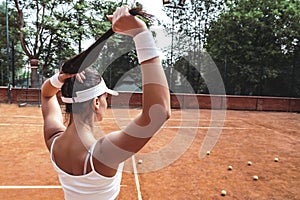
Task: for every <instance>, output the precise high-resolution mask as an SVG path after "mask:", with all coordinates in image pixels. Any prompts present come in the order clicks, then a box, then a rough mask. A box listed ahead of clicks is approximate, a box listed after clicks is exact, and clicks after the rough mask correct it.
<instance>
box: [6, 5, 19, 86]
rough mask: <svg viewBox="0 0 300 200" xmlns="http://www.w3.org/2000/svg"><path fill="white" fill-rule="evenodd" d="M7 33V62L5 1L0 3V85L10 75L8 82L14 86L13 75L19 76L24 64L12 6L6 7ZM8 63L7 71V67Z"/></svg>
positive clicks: (15, 15)
mask: <svg viewBox="0 0 300 200" xmlns="http://www.w3.org/2000/svg"><path fill="white" fill-rule="evenodd" d="M8 13H9V18H8V24H9V26H8V28H9V29H8V35H9V49H8V52H9V60H8V63H7V57H6V55H7V52H6V5H5V2H2V3H1V4H0V36H1V37H0V50H1V54H0V76H1V77H0V85H7V84H8V76H10V80H11V82H10V84H12V85H13V86H15V84H18V83H15V81H14V80H15V79H14V77H13V75H15V76H16V77H17V76H21V75H22V71H21V69H22V68H23V66H24V59H23V58H24V54H23V52H22V49H21V46H20V43H19V40H18V37H17V35H18V24H17V20H16V19H17V13H16V11H15V10H13V9H12V8H10V7H8ZM7 65H9V71H8V69H7Z"/></svg>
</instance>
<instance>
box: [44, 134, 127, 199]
mask: <svg viewBox="0 0 300 200" xmlns="http://www.w3.org/2000/svg"><path fill="white" fill-rule="evenodd" d="M56 139H57V137H56V138H55V139H54V140H53V142H52V145H51V150H50V156H51V161H52V164H53V166H54V169H55V170H56V171H57V173H58V178H59V181H60V183H61V185H62V188H63V191H64V196H65V200H114V199H115V198H116V197H117V196H118V194H119V192H120V184H121V179H122V170H123V166H124V163H121V164H120V165H119V168H118V170H117V173H116V175H115V176H113V177H105V176H102V175H101V174H99V173H97V172H96V171H95V168H94V164H93V159H92V156H90V163H91V168H92V171H91V172H90V173H88V174H85V175H80V176H73V175H70V174H68V173H66V172H64V171H63V170H62V169H60V168H59V167H58V166H57V165H56V163H55V159H54V157H53V153H52V152H53V147H54V143H55V140H56ZM95 145H96V143H95V144H93V146H92V147H91V149H90V152H91V154H90V155H93V151H94V148H95Z"/></svg>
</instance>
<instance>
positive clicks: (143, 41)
mask: <svg viewBox="0 0 300 200" xmlns="http://www.w3.org/2000/svg"><path fill="white" fill-rule="evenodd" d="M133 41H134V43H135V47H136V52H137V56H138V60H139V63H142V62H144V61H146V60H150V59H152V58H155V57H158V56H159V50H158V48H157V47H156V44H155V42H154V39H153V36H152V33H151V32H150V31H148V30H147V31H143V32H141V33H139V34H137V35H136V36H135V37H134V38H133Z"/></svg>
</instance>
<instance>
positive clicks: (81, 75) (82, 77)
mask: <svg viewBox="0 0 300 200" xmlns="http://www.w3.org/2000/svg"><path fill="white" fill-rule="evenodd" d="M84 74H85V72H84V71H82V72H80V73H77V74H65V73H63V72H62V71H60V72H59V76H58V80H59V81H60V82H62V83H63V82H65V80H66V79H68V78H72V77H74V76H76V79H77V80H78V81H79V82H80V83H83V81H84V80H85V75H84Z"/></svg>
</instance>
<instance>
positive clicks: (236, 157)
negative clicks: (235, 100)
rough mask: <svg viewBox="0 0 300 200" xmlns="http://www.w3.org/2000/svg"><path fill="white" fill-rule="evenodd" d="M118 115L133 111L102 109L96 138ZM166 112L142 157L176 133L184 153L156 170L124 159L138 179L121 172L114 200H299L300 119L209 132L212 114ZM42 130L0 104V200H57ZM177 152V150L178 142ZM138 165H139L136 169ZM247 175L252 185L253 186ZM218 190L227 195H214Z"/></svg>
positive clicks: (241, 114) (243, 118)
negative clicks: (210, 143) (204, 151)
mask: <svg viewBox="0 0 300 200" xmlns="http://www.w3.org/2000/svg"><path fill="white" fill-rule="evenodd" d="M118 111H120V112H124V111H125V112H127V113H129V115H130V116H134V115H136V114H137V113H139V112H140V110H139V109H130V110H126V109H123V110H122V109H120V110H117V109H109V110H108V113H107V115H106V117H105V119H104V121H103V122H102V123H101V130H103V132H105V133H109V132H110V131H113V130H116V129H118V122H116V121H115V120H114V117H115V114H114V112H118ZM172 111H173V112H172V117H171V119H170V120H169V121H168V122H167V123H166V124H165V125H164V127H163V128H162V129H161V131H160V132H159V133H158V134H157V135H155V137H154V138H153V139H152V140H151V142H150V143H149V144H147V146H146V147H145V148H144V149H143V151H142V152H141V153H143V154H145V155H149V153H150V152H155V151H160V150H162V149H168V147H169V146H170V145H169V144H170V143H171V142H172V140H173V139H174V138H175V137H176V136H177V135H178V133H179V132H180V131H179V130H181V132H180V133H179V134H180V135H181V139H182V144H186V141H191V144H190V146H188V147H187V148H186V150H185V151H184V153H183V154H182V155H181V156H179V158H178V159H176V160H175V161H174V162H172V163H170V164H168V165H167V166H165V167H164V168H162V169H159V170H154V171H151V169H153V168H155V167H154V166H153V160H151V159H150V158H151V157H147V156H146V157H143V156H142V155H139V154H138V155H136V156H135V158H134V161H135V162H134V164H133V162H132V160H131V159H130V160H128V162H126V164H125V166H126V169H134V168H136V171H135V172H137V173H134V172H132V171H130V172H124V173H123V180H122V183H121V192H120V196H119V199H121V200H128V199H129V200H131V199H133V200H134V199H145V200H149V199H151V200H156V199H185V200H188V199H260V200H263V199H268V200H269V199H300V191H299V186H300V171H299V169H300V154H299V152H300V123H299V122H300V114H297V113H288V112H257V111H233V110H227V111H226V117H225V119H224V125H222V122H221V121H219V122H217V123H213V127H212V125H211V123H212V121H211V110H196V109H195V110H189V112H188V113H189V114H190V115H189V116H185V117H182V116H183V112H184V111H183V110H172ZM198 114H199V116H200V117H199V119H198V118H197V117H196V118H195V116H197V115H198ZM120 120H122V119H120ZM196 120H197V123H196V125H195V121H196ZM218 126H221V127H222V133H221V135H220V137H219V139H218V142H217V143H216V145H215V146H214V148H213V149H212V150H211V152H210V155H206V156H205V157H204V158H203V159H200V158H199V151H200V149H201V145H202V142H203V140H204V138H205V136H206V134H207V131H208V130H209V128H212V129H214V128H219V127H218ZM42 130H43V122H42V116H41V109H40V108H39V107H37V106H34V107H21V108H20V107H18V106H17V105H16V104H13V105H8V104H0V141H1V150H0V156H1V162H0V170H1V175H0V181H1V186H0V199H1V200H11V199H14V200H19V199H21V200H23V199H30V200H35V199H43V200H44V199H51V200H58V199H63V192H62V189H61V188H60V184H59V182H58V179H57V175H56V173H55V171H54V169H53V167H52V164H51V163H50V159H49V153H48V151H47V149H46V146H45V145H44V141H43V135H42ZM176 145H177V146H178V149H180V145H181V143H180V142H178V141H177V142H176ZM173 154H178V151H177V148H176V147H174V146H172V149H170V148H169V149H168V152H167V153H164V154H161V157H162V158H163V159H166V160H168V159H171V157H172V156H175V157H176V155H173ZM164 156H165V157H164ZM168 156H170V157H168ZM275 157H277V158H278V159H279V162H275V161H274V158H275ZM147 158H149V160H147ZM140 159H142V161H143V162H142V163H141V164H138V160H140ZM248 161H251V162H252V165H251V166H248V164H247V163H248ZM228 166H232V170H228ZM141 171H151V172H147V173H138V172H141ZM254 175H256V176H258V180H256V181H255V180H253V176H254ZM222 190H226V192H227V194H226V196H221V191H222Z"/></svg>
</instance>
